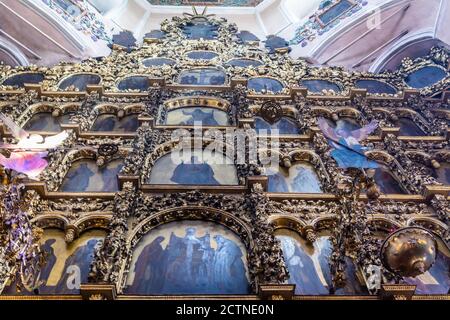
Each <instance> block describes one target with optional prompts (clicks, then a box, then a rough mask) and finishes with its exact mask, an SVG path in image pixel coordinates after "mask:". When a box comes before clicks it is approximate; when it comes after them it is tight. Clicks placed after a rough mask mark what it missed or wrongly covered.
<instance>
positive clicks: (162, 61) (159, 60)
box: [142, 57, 176, 68]
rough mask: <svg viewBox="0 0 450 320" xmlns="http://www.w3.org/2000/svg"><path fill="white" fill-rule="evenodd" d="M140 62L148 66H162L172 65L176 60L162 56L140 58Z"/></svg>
mask: <svg viewBox="0 0 450 320" xmlns="http://www.w3.org/2000/svg"><path fill="white" fill-rule="evenodd" d="M142 64H143V65H144V66H145V67H147V68H149V67H162V66H173V65H175V64H176V61H175V60H173V59H169V58H164V57H156V58H147V59H144V60H142Z"/></svg>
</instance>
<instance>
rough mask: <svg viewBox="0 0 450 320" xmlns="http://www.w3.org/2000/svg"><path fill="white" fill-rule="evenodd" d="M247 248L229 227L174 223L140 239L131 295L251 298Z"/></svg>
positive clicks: (129, 287)
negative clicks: (241, 296)
mask: <svg viewBox="0 0 450 320" xmlns="http://www.w3.org/2000/svg"><path fill="white" fill-rule="evenodd" d="M249 290H250V289H249V281H248V275H247V267H246V250H245V247H244V246H243V244H242V243H241V241H240V239H239V238H238V237H237V235H235V234H234V233H233V232H231V231H229V230H228V229H225V228H224V227H222V226H220V225H217V224H214V223H210V222H197V221H182V222H172V223H169V224H166V225H163V226H161V227H158V228H156V229H154V230H153V231H151V232H150V233H149V234H147V235H146V236H145V237H143V238H142V239H141V241H140V242H139V244H138V245H137V247H136V249H135V251H134V255H133V259H132V262H131V267H130V273H129V275H128V281H127V288H126V292H127V293H129V294H138V295H165V294H170V295H173V294H248V293H249V292H250V291H249Z"/></svg>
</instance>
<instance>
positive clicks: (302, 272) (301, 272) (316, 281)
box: [281, 237, 328, 295]
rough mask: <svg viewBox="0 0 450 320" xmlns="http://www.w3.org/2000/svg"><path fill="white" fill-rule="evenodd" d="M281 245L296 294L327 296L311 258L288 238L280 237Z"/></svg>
mask: <svg viewBox="0 0 450 320" xmlns="http://www.w3.org/2000/svg"><path fill="white" fill-rule="evenodd" d="M281 243H282V246H283V254H284V255H285V259H286V263H287V265H288V269H289V273H290V275H291V282H293V283H295V284H296V289H295V292H296V294H312V295H314V294H327V293H328V290H327V289H326V288H325V286H324V285H323V284H322V282H321V281H320V278H319V276H318V274H317V270H316V268H315V266H314V263H313V261H312V259H311V257H310V256H309V255H308V254H306V253H305V252H304V251H303V250H302V249H301V248H299V247H298V244H297V243H296V241H295V240H294V239H292V238H290V237H282V241H281Z"/></svg>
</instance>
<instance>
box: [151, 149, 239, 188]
mask: <svg viewBox="0 0 450 320" xmlns="http://www.w3.org/2000/svg"><path fill="white" fill-rule="evenodd" d="M148 183H149V184H179V185H209V186H218V185H237V184H238V177H237V171H236V168H235V166H234V162H233V161H232V160H231V159H230V158H228V157H226V156H224V155H223V154H222V153H220V152H215V151H211V150H206V149H205V150H193V151H192V152H188V151H186V152H182V151H181V152H180V153H179V154H178V152H177V154H168V155H165V156H163V157H161V158H160V159H158V161H157V162H156V163H155V165H154V166H153V168H152V169H151V172H150V178H149V179H148Z"/></svg>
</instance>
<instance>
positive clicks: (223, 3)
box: [148, 0, 264, 7]
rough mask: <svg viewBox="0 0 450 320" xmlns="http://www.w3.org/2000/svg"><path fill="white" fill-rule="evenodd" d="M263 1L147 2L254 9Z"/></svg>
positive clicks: (157, 0)
mask: <svg viewBox="0 0 450 320" xmlns="http://www.w3.org/2000/svg"><path fill="white" fill-rule="evenodd" d="M263 1H264V0H148V2H150V3H151V4H153V5H163V6H183V5H184V6H190V5H208V6H230V7H255V6H257V5H258V4H260V3H261V2H263Z"/></svg>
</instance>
